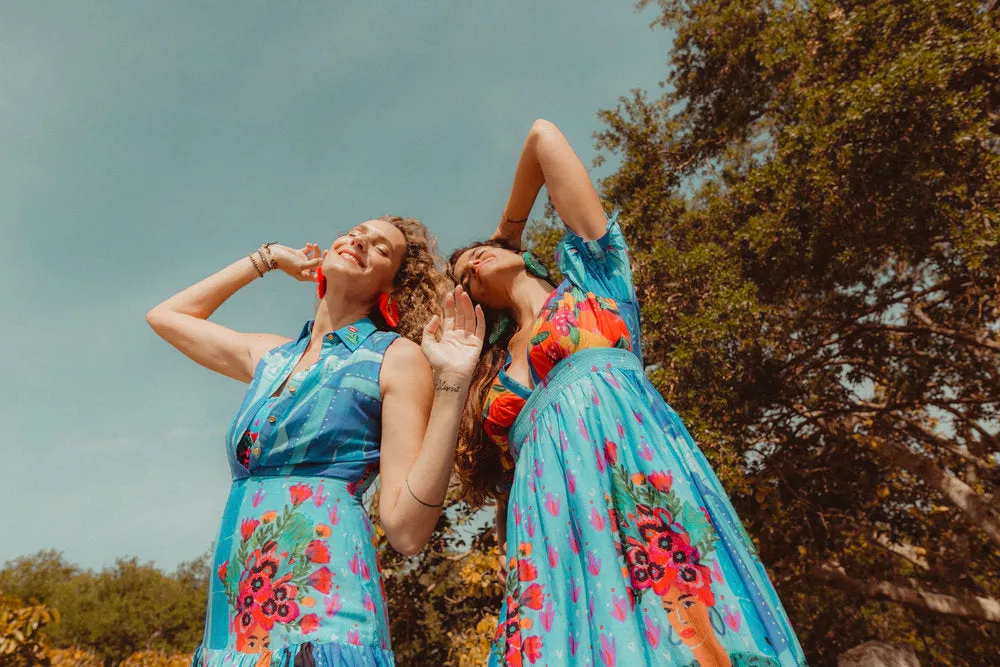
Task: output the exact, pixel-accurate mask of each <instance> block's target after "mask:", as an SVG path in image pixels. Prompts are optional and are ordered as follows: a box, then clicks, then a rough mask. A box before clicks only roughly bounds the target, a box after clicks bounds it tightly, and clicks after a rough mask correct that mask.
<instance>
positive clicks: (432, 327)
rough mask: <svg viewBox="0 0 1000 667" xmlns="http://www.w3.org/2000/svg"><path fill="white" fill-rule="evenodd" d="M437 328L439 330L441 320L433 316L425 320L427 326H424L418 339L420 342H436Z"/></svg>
mask: <svg viewBox="0 0 1000 667" xmlns="http://www.w3.org/2000/svg"><path fill="white" fill-rule="evenodd" d="M439 328H441V318H440V317H438V316H437V315H435V316H433V317H432V318H431V319H429V320H427V324H425V325H424V335H423V337H422V338H421V339H420V342H421V343H425V342H428V341H431V342H433V341H435V340H437V332H438V329H439Z"/></svg>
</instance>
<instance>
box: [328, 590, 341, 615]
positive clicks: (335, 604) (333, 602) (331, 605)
mask: <svg viewBox="0 0 1000 667" xmlns="http://www.w3.org/2000/svg"><path fill="white" fill-rule="evenodd" d="M324 602H325V603H326V615H327V616H336V615H337V613H338V612H339V611H340V610H341V609H343V605H342V604H340V593H334V594H333V595H328V596H327V597H326V598H324Z"/></svg>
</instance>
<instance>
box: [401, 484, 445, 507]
mask: <svg viewBox="0 0 1000 667" xmlns="http://www.w3.org/2000/svg"><path fill="white" fill-rule="evenodd" d="M406 490H407V491H409V492H410V495H411V496H413V499H414V500H416V501H417V502H418V503H420V504H421V505H423V506H424V507H430V508H431V509H434V510H436V509H440V508H442V507H444V503H441V504H440V505H431V504H430V503H425V502H424V501H422V500H421V499H420V498H417V494H415V493H414V492H413V489H411V488H410V478H409V477H407V478H406Z"/></svg>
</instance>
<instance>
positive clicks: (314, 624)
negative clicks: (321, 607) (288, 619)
mask: <svg viewBox="0 0 1000 667" xmlns="http://www.w3.org/2000/svg"><path fill="white" fill-rule="evenodd" d="M319 626H320V622H319V616H317V615H316V614H306V615H305V616H303V617H302V620H301V621H299V627H301V628H302V634H305V635H308V634H309V633H310V632H315V631H316V630H319Z"/></svg>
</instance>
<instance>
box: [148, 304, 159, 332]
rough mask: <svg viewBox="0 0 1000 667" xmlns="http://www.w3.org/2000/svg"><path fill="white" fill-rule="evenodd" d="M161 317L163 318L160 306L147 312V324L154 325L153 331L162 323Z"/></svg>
mask: <svg viewBox="0 0 1000 667" xmlns="http://www.w3.org/2000/svg"><path fill="white" fill-rule="evenodd" d="M161 319H162V318H161V313H160V310H159V306H156V307H154V308H152V309H150V310H149V312H147V313H146V324H148V325H149V326H150V327H152V329H153V331H156V330H157V327H158V326H159V325H160V321H161Z"/></svg>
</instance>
